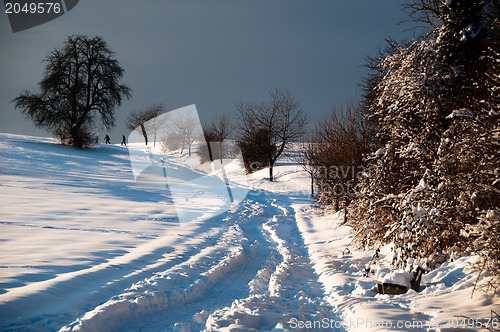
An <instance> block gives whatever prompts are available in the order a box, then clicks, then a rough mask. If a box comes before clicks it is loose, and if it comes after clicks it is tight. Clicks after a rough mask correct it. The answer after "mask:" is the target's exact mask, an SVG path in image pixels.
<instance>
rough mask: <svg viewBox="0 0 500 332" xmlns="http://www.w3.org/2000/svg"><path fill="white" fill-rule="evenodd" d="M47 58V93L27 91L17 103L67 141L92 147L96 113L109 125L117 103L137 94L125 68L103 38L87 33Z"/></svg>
mask: <svg viewBox="0 0 500 332" xmlns="http://www.w3.org/2000/svg"><path fill="white" fill-rule="evenodd" d="M45 61H46V62H47V66H46V68H45V73H44V76H43V79H42V81H41V82H40V83H39V86H40V89H41V92H40V93H31V92H29V91H25V92H23V93H22V94H21V95H20V96H19V97H17V98H15V99H14V100H13V101H14V102H15V107H16V108H19V109H22V111H23V113H24V115H25V116H26V117H27V118H30V119H32V120H33V121H34V122H35V125H36V126H37V127H41V128H46V129H48V130H49V131H52V132H53V133H54V134H55V135H56V136H57V137H58V138H59V139H60V140H61V142H62V143H63V144H66V145H71V146H75V147H80V148H83V147H87V146H90V145H91V144H92V143H93V141H94V138H92V134H91V133H92V128H94V127H95V121H96V117H99V118H100V120H101V122H102V124H103V125H104V127H105V128H106V129H110V128H112V127H113V126H114V122H115V113H114V110H115V108H116V107H118V106H120V105H121V102H122V98H123V97H126V98H129V97H130V95H131V90H130V89H129V88H128V87H127V86H126V85H123V84H119V80H120V79H121V78H122V76H123V72H124V70H123V68H122V67H121V66H120V64H119V63H118V61H117V60H116V59H115V58H114V54H113V52H112V51H111V50H110V49H109V47H108V45H107V44H106V42H105V41H104V40H103V39H102V38H101V37H94V38H90V37H87V36H84V35H75V36H70V37H68V39H67V40H66V43H65V45H64V47H63V48H62V49H61V50H57V49H56V50H54V51H52V52H51V53H50V54H49V55H48V56H47V57H46V59H45Z"/></svg>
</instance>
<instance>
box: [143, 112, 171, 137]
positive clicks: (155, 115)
mask: <svg viewBox="0 0 500 332" xmlns="http://www.w3.org/2000/svg"><path fill="white" fill-rule="evenodd" d="M164 112H165V107H164V106H163V104H156V105H153V106H151V107H150V108H148V109H147V110H146V118H149V120H148V121H147V123H146V128H147V131H148V132H150V133H152V134H153V146H156V141H157V139H156V138H157V137H158V134H159V131H160V130H161V129H162V128H165V126H166V124H167V122H168V117H167V115H164V116H160V115H161V114H163V113H164Z"/></svg>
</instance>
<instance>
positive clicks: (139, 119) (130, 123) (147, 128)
mask: <svg viewBox="0 0 500 332" xmlns="http://www.w3.org/2000/svg"><path fill="white" fill-rule="evenodd" d="M163 112H164V106H163V104H155V105H153V106H151V107H148V108H146V109H145V110H143V111H134V112H132V113H131V114H130V115H129V117H128V119H127V122H126V125H127V128H128V129H130V130H137V131H139V132H140V133H141V134H142V136H143V137H144V142H145V143H146V145H148V133H150V132H152V133H153V138H154V143H153V146H155V145H156V137H157V134H158V130H159V129H160V128H161V127H162V126H164V125H165V123H166V119H165V118H162V119H160V118H158V116H159V115H160V114H162V113H163Z"/></svg>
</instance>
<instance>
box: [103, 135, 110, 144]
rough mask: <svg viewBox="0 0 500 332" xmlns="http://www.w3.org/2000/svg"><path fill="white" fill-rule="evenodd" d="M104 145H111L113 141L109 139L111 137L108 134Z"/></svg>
mask: <svg viewBox="0 0 500 332" xmlns="http://www.w3.org/2000/svg"><path fill="white" fill-rule="evenodd" d="M104 143H106V144H111V141H110V139H109V135H108V134H106V136H104Z"/></svg>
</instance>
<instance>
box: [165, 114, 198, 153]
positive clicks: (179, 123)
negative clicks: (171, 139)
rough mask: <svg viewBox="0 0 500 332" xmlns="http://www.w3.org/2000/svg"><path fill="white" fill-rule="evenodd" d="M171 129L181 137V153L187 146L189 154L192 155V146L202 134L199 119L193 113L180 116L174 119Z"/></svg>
mask: <svg viewBox="0 0 500 332" xmlns="http://www.w3.org/2000/svg"><path fill="white" fill-rule="evenodd" d="M171 129H172V130H173V131H174V132H175V133H176V134H177V135H179V137H180V139H181V154H182V152H184V148H185V147H186V146H187V148H188V154H189V156H191V146H192V144H193V143H194V141H195V140H196V139H197V138H198V137H199V136H200V135H201V126H200V124H199V122H198V120H197V119H195V118H194V117H193V116H192V115H191V114H186V115H185V116H180V117H178V118H177V119H175V120H173V121H172V123H171Z"/></svg>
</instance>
